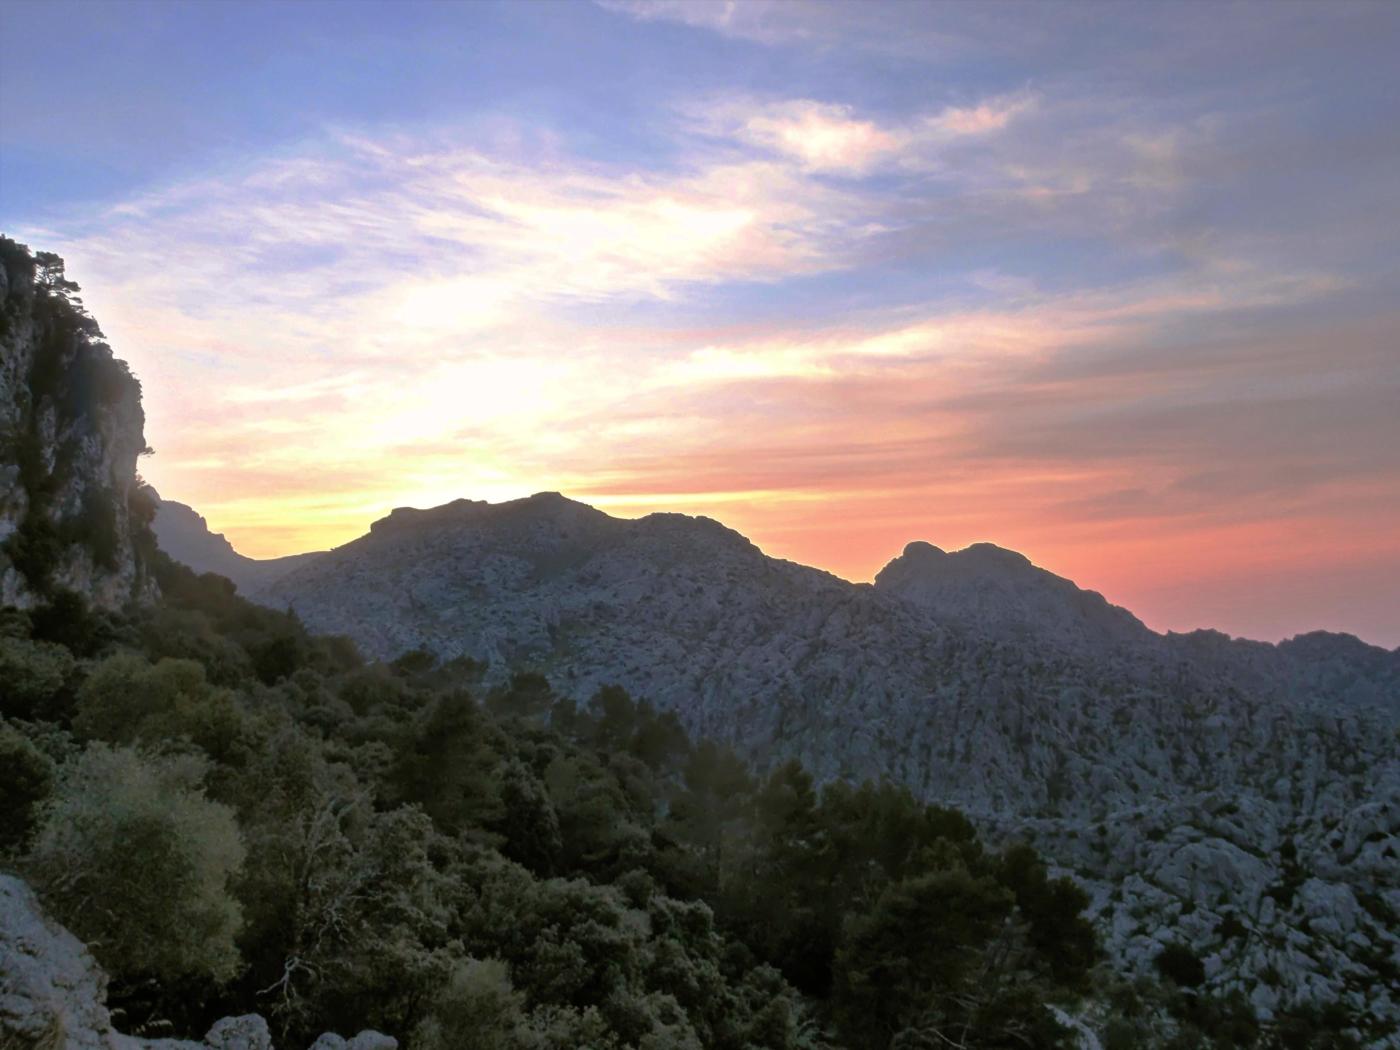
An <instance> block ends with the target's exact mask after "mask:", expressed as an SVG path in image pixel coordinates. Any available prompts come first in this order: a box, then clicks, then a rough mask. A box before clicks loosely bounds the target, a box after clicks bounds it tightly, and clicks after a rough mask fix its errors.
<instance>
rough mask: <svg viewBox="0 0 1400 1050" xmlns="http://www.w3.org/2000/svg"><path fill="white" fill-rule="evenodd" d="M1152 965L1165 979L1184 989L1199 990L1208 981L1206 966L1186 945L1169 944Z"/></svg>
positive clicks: (1158, 954)
mask: <svg viewBox="0 0 1400 1050" xmlns="http://www.w3.org/2000/svg"><path fill="white" fill-rule="evenodd" d="M1152 965H1153V966H1155V967H1157V971H1158V972H1159V973H1160V974H1161V975H1162V976H1163V977H1165V978H1167V980H1169V981H1171V982H1173V983H1174V984H1177V985H1180V986H1181V987H1182V988H1199V987H1200V986H1201V985H1203V984H1205V981H1206V968H1205V964H1204V963H1202V962H1201V959H1200V957H1199V956H1198V955H1197V954H1196V953H1195V952H1193V951H1192V950H1191V949H1190V948H1188V947H1187V946H1186V945H1184V944H1168V945H1167V946H1166V947H1164V948H1163V949H1162V950H1161V951H1160V952H1158V953H1157V957H1156V958H1155V959H1153V960H1152Z"/></svg>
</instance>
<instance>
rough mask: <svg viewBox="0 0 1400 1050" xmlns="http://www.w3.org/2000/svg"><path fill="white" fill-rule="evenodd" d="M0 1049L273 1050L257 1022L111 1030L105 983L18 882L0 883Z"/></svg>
mask: <svg viewBox="0 0 1400 1050" xmlns="http://www.w3.org/2000/svg"><path fill="white" fill-rule="evenodd" d="M312 1045H313V1047H314V1048H317V1050H329V1048H340V1050H396V1048H397V1047H398V1040H396V1039H394V1038H393V1037H391V1036H387V1035H384V1034H382V1033H380V1032H361V1033H360V1034H359V1035H357V1036H355V1037H353V1038H352V1039H349V1040H347V1039H344V1038H342V1037H340V1036H338V1035H334V1034H331V1033H327V1034H325V1035H322V1036H321V1037H320V1038H318V1039H317V1040H316V1041H315V1043H314V1044H312ZM0 1047H4V1048H5V1050H11V1048H13V1050H19V1048H21V1047H23V1048H25V1050H274V1048H273V1044H272V1037H271V1035H270V1034H269V1033H268V1026H267V1022H266V1021H265V1020H263V1018H262V1017H260V1016H258V1015H257V1014H245V1015H243V1016H241V1017H225V1018H223V1019H222V1020H219V1021H216V1022H214V1024H213V1026H211V1027H210V1029H209V1031H208V1033H207V1034H206V1035H205V1036H204V1039H203V1041H201V1042H193V1041H189V1040H182V1039H141V1038H137V1037H135V1036H130V1035H123V1034H121V1033H120V1032H118V1031H117V1030H116V1029H115V1028H114V1027H113V1026H112V1015H111V1013H110V1012H109V1011H108V1009H107V975H106V974H104V973H103V972H102V970H101V968H100V967H99V966H98V965H97V963H96V962H95V961H94V960H93V957H92V955H91V953H89V952H88V950H87V948H86V947H84V946H83V944H82V942H81V941H79V940H78V939H77V938H76V937H74V936H73V935H72V934H71V933H69V932H68V931H67V930H65V929H64V928H63V927H62V926H60V925H59V924H58V923H56V922H54V921H53V920H52V919H50V918H49V917H48V916H47V915H45V914H44V912H43V909H42V908H41V907H40V905H39V901H38V898H37V897H36V896H35V895H34V891H33V890H31V889H30V888H29V887H28V886H27V885H26V884H25V883H24V882H22V881H20V880H19V879H17V878H14V877H13V876H10V875H0Z"/></svg>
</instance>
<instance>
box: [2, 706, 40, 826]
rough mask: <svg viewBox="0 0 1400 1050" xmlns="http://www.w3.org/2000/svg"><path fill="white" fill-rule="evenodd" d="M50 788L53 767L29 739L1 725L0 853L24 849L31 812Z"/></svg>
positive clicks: (3, 724) (31, 821)
mask: <svg viewBox="0 0 1400 1050" xmlns="http://www.w3.org/2000/svg"><path fill="white" fill-rule="evenodd" d="M52 787H53V763H52V762H50V761H49V759H48V756H46V755H45V754H44V753H43V752H42V751H40V750H39V749H38V748H37V747H35V746H34V745H33V744H32V743H30V742H29V740H28V738H27V737H25V736H24V735H23V734H21V733H20V732H18V731H17V730H15V729H14V728H13V727H12V726H9V725H7V724H5V723H4V722H0V853H4V852H7V851H9V850H12V849H16V848H19V847H23V846H24V844H25V842H26V840H27V839H28V838H29V832H30V830H31V829H32V827H33V824H34V810H35V808H36V807H37V806H38V805H39V803H41V802H42V801H43V800H44V799H46V798H48V795H49V791H50V790H51V789H52Z"/></svg>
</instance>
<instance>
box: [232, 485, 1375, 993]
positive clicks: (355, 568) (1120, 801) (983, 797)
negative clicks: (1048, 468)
mask: <svg viewBox="0 0 1400 1050" xmlns="http://www.w3.org/2000/svg"><path fill="white" fill-rule="evenodd" d="M254 596H255V597H256V598H258V599H259V600H262V601H264V602H267V603H268V604H270V605H274V606H276V607H278V608H284V607H287V606H291V607H292V608H294V609H295V611H296V612H297V613H298V615H299V616H300V617H301V619H302V620H303V621H304V622H305V623H306V624H307V625H308V626H309V627H311V628H313V629H314V630H317V631H322V632H327V633H334V634H345V635H348V636H350V637H351V638H353V639H355V640H356V641H357V642H358V643H359V644H360V645H361V646H362V647H363V648H364V649H365V650H366V651H367V652H369V653H371V654H373V655H375V656H379V657H384V658H391V657H395V656H397V655H399V654H400V653H402V652H404V651H406V650H410V649H425V650H428V651H430V652H432V653H434V654H436V655H437V656H439V657H441V658H452V657H457V656H467V657H470V658H472V659H474V660H477V661H480V662H482V663H483V664H485V665H486V666H487V668H488V671H487V678H488V680H500V679H502V678H503V677H504V676H505V675H506V674H508V673H509V672H510V671H511V670H515V669H533V670H536V671H540V672H543V673H544V674H546V675H547V676H548V677H549V679H550V680H551V681H552V682H553V683H554V684H555V686H556V688H559V689H561V690H563V691H565V692H567V693H570V694H572V695H574V696H576V697H577V698H579V699H581V700H582V699H586V698H587V697H588V696H590V695H591V694H592V693H593V692H594V691H595V690H597V689H598V688H599V687H601V686H603V685H605V684H609V683H617V684H620V685H622V686H623V687H625V688H626V689H627V690H628V691H629V692H630V693H632V694H633V695H634V696H637V697H640V698H645V699H647V700H650V701H651V702H653V703H655V704H656V705H657V706H659V707H661V708H663V709H667V710H671V711H675V712H676V713H677V714H678V715H679V716H680V718H681V719H682V721H683V722H684V723H685V724H686V726H687V728H689V729H690V730H692V731H693V732H695V733H697V734H700V735H704V736H709V737H712V738H715V739H719V740H723V741H726V742H728V743H730V744H732V745H733V746H735V747H736V748H737V749H738V750H739V751H740V752H741V753H743V754H744V755H746V756H747V757H748V758H750V759H751V760H753V761H755V762H756V763H758V764H759V765H773V764H775V763H776V762H778V761H779V760H781V759H784V758H788V757H797V758H800V759H801V760H802V761H803V762H804V763H805V764H806V765H807V766H808V768H810V769H812V770H813V772H814V773H815V774H816V775H817V776H818V777H819V778H822V779H831V778H836V777H845V778H849V779H856V780H859V779H864V778H872V779H881V778H885V779H893V780H896V781H899V782H902V783H904V784H907V785H909V786H910V787H911V788H912V789H913V790H914V791H915V792H916V793H918V794H919V795H920V796H922V797H924V798H926V799H930V800H936V801H943V802H948V803H952V804H955V805H958V806H960V807H962V808H964V809H965V810H967V811H968V812H970V813H972V814H975V815H977V816H978V817H979V818H980V819H981V820H982V821H983V823H984V825H985V826H989V827H993V828H999V829H1001V833H1002V834H1004V835H1007V836H1023V835H1025V836H1031V837H1033V838H1034V840H1035V842H1036V844H1037V846H1038V847H1039V848H1041V849H1042V850H1044V851H1046V852H1047V854H1048V855H1049V856H1051V857H1053V858H1055V859H1056V860H1057V861H1058V862H1059V863H1060V864H1062V865H1063V866H1064V868H1065V869H1066V870H1067V871H1070V872H1072V873H1073V874H1074V875H1075V876H1076V877H1077V878H1078V879H1079V880H1080V881H1081V883H1083V884H1084V885H1085V886H1087V887H1088V888H1090V889H1091V891H1092V892H1093V893H1094V899H1095V908H1096V909H1097V915H1098V918H1099V921H1100V925H1101V929H1102V930H1103V931H1104V936H1105V940H1106V943H1107V945H1108V948H1109V950H1110V952H1111V953H1112V955H1113V956H1114V957H1115V958H1116V959H1117V960H1118V961H1119V963H1120V964H1121V965H1122V966H1123V967H1124V968H1126V969H1127V970H1128V971H1129V972H1149V971H1150V969H1151V960H1153V959H1154V958H1155V957H1156V956H1157V955H1158V954H1160V952H1161V950H1162V948H1163V946H1164V945H1166V944H1168V943H1177V942H1179V943H1181V944H1184V945H1187V946H1189V948H1190V950H1191V951H1193V952H1195V953H1197V954H1198V955H1199V956H1200V957H1201V958H1202V959H1203V960H1204V969H1205V973H1206V974H1207V982H1208V984H1209V986H1210V987H1212V988H1214V989H1216V990H1218V991H1222V992H1228V991H1232V990H1233V991H1239V992H1240V993H1241V994H1244V995H1247V996H1249V997H1250V998H1251V1001H1252V1003H1253V1005H1254V1006H1255V1007H1256V1008H1257V1009H1259V1010H1260V1011H1261V1012H1262V1013H1263V1015H1264V1016H1268V1014H1269V1012H1270V1010H1271V1009H1273V1008H1274V1007H1276V1006H1277V1005H1278V1004H1280V1003H1287V1002H1292V1001H1296V1000H1298V999H1300V998H1309V997H1314V996H1316V995H1318V994H1322V993H1326V994H1328V995H1334V996H1337V997H1341V998H1343V999H1344V1000H1347V1001H1349V1002H1351V1003H1352V1005H1353V1006H1354V1007H1355V1008H1357V1009H1359V1010H1363V1011H1364V1010H1370V1011H1373V1012H1375V1013H1376V1014H1377V1015H1379V1016H1387V1017H1394V1016H1396V1015H1397V1014H1398V1013H1400V1006H1398V1005H1397V1003H1396V1001H1395V994H1394V990H1393V989H1394V985H1393V982H1392V981H1391V978H1393V977H1394V976H1395V974H1396V973H1397V971H1396V968H1395V960H1397V959H1400V939H1397V937H1396V933H1395V931H1396V930H1397V929H1400V924H1397V923H1396V922H1394V921H1393V920H1394V919H1395V917H1396V916H1397V915H1400V863H1397V861H1400V748H1397V747H1396V742H1397V739H1400V688H1397V683H1400V652H1387V651H1385V650H1381V649H1377V648H1375V647H1373V646H1367V645H1365V644H1364V643H1362V642H1359V641H1358V640H1356V639H1354V638H1350V637H1348V636H1341V635H1309V636H1304V637H1302V638H1298V639H1294V640H1293V641H1291V642H1288V643H1284V644H1283V645H1279V646H1274V645H1268V644H1265V643H1257V642H1242V641H1236V640H1232V639H1229V638H1227V637H1226V636H1224V635H1221V634H1218V633H1217V632H1194V633H1192V634H1188V635H1168V636H1162V635H1158V634H1156V633H1154V632H1152V631H1150V630H1148V629H1147V628H1146V627H1145V626H1143V625H1142V624H1141V622H1139V621H1138V620H1137V619H1136V618H1135V617H1133V616H1132V614H1131V613H1129V612H1127V611H1126V610H1123V609H1119V608H1117V607H1115V606H1112V605H1110V604H1108V603H1107V602H1106V601H1105V600H1104V599H1103V598H1102V597H1100V596H1099V595H1097V594H1094V593H1092V592H1087V591H1082V590H1080V589H1079V588H1078V587H1076V586H1075V585H1074V584H1073V583H1071V582H1070V581H1068V580H1064V579H1062V578H1060V577H1057V576H1054V575H1053V574H1050V573H1048V572H1045V571H1044V570H1042V569H1039V568H1036V567H1035V566H1033V565H1032V564H1031V563H1030V562H1029V561H1027V560H1026V559H1025V558H1023V557H1022V556H1021V555H1018V554H1015V553H1014V552H1011V551H1005V550H1001V549H999V548H995V547H992V546H990V545H978V546H976V547H972V548H969V549H968V550H966V551H960V552H955V553H951V554H948V553H944V552H942V551H939V550H938V549H937V548H935V547H932V546H930V545H927V544H918V543H916V544H911V545H910V547H908V548H906V550H905V552H904V554H903V555H901V556H900V557H899V558H897V559H895V561H893V562H892V563H891V564H890V565H889V566H887V567H886V568H885V569H884V570H883V571H882V572H881V573H880V574H879V576H878V577H877V579H876V582H875V584H874V585H873V586H872V585H863V584H852V583H848V582H846V581H844V580H841V579H839V578H837V577H835V576H832V575H830V574H829V573H825V572H822V571H820V570H817V569H812V568H808V567H805V566H801V565H796V564H793V563H791V562H787V561H782V560H779V559H774V558H770V557H768V556H766V555H765V554H763V552H762V551H760V550H759V549H758V548H757V547H755V546H754V545H753V544H752V543H750V542H749V541H748V540H746V539H745V538H744V537H743V536H741V535H739V534H738V533H737V532H734V531H733V530H731V529H728V528H725V527H724V526H723V525H721V524H719V523H718V522H715V521H712V520H709V519H707V518H692V517H687V516H684V515H679V514H652V515H648V516H647V517H644V518H640V519H636V520H624V519H617V518H613V517H610V516H608V515H606V514H604V513H602V512H600V511H598V510H596V509H594V508H591V507H588V506H586V505H584V504H581V503H577V502H574V501H571V500H568V499H566V498H564V497H562V496H560V495H559V494H557V493H542V494H539V495H536V496H532V497H529V498H527V499H522V500H515V501H511V502H507V503H502V504H487V503H481V502H473V501H469V500H458V501H456V502H454V503H450V504H447V505H445V506H442V507H438V508H434V509H431V510H412V509H407V508H401V509H398V510H395V511H394V512H393V513H392V514H390V515H389V516H388V517H386V518H384V519H382V520H380V521H377V522H375V523H374V525H373V526H372V527H371V529H370V531H369V533H368V534H367V535H365V536H363V537H361V538H360V539H358V540H355V541H353V542H351V543H348V544H345V545H343V546H341V547H339V548H337V549H335V550H333V551H330V552H327V553H325V554H322V555H320V556H318V557H317V558H315V559H314V560H311V561H308V562H306V563H305V564H300V565H297V566H296V567H295V568H293V569H292V571H290V572H288V573H287V574H286V575H284V576H281V577H280V578H278V579H276V580H274V581H273V582H271V583H269V584H267V585H265V586H264V587H263V588H262V589H261V590H260V591H258V592H256V593H255V595H254Z"/></svg>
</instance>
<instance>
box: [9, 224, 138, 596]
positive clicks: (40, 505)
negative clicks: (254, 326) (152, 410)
mask: <svg viewBox="0 0 1400 1050" xmlns="http://www.w3.org/2000/svg"><path fill="white" fill-rule="evenodd" d="M76 291H77V285H75V284H73V283H72V282H70V281H67V280H66V279H65V278H64V276H63V264H62V261H61V260H58V259H57V258H56V257H54V256H45V255H43V254H42V253H41V254H40V255H39V256H37V257H36V256H33V255H31V254H30V253H29V251H28V249H26V248H25V247H24V246H23V245H19V244H16V243H15V242H14V241H11V240H8V239H6V238H3V237H0V605H17V606H20V607H27V606H31V605H34V604H36V603H38V602H40V601H42V600H43V599H45V598H46V597H48V596H50V595H52V594H53V593H54V592H56V591H58V590H69V591H75V592H77V593H79V594H81V595H83V596H84V597H86V598H87V599H88V600H89V601H90V602H92V603H93V604H95V605H97V606H99V607H103V608H109V609H114V608H118V607H120V606H121V605H123V604H125V603H126V602H127V601H129V600H131V599H132V598H133V597H139V596H140V595H141V594H143V593H145V592H146V591H147V590H148V587H149V584H148V583H147V581H146V578H145V575H144V573H143V571H142V567H141V561H140V555H139V548H140V539H141V537H140V533H141V531H142V529H143V528H144V526H145V520H146V518H145V515H147V514H148V513H149V508H148V507H145V506H143V505H142V503H141V500H140V498H139V495H138V488H137V482H136V460H137V457H138V456H139V455H140V454H141V452H142V451H143V450H144V449H145V447H146V441H145V437H144V435H143V431H142V428H143V425H144V421H145V416H144V413H143V412H142V410H141V386H140V384H139V383H137V382H136V380H135V379H133V378H132V376H131V373H130V372H129V371H128V370H127V367H126V365H125V364H124V363H123V362H121V361H118V360H116V359H115V358H114V357H113V356H112V351H111V349H110V348H109V347H108V346H107V345H106V343H104V342H103V341H102V333H101V331H100V330H99V329H98V327H97V324H96V322H94V321H93V320H92V318H90V317H88V316H87V315H86V314H85V313H84V312H83V311H82V309H81V306H80V304H79V303H78V302H77V300H76V297H75V293H76Z"/></svg>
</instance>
